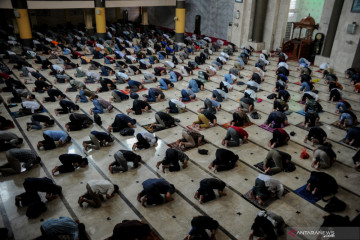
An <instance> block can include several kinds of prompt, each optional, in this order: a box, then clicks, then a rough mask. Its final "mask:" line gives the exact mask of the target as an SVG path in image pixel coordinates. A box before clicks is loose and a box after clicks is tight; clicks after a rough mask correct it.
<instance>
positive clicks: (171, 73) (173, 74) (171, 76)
mask: <svg viewBox="0 0 360 240" xmlns="http://www.w3.org/2000/svg"><path fill="white" fill-rule="evenodd" d="M170 79H176V81H177V75H176V73H175V72H174V71H171V72H170Z"/></svg>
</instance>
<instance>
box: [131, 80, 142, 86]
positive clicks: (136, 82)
mask: <svg viewBox="0 0 360 240" xmlns="http://www.w3.org/2000/svg"><path fill="white" fill-rule="evenodd" d="M128 85H129V86H130V87H132V86H137V87H139V86H141V82H138V81H134V80H129V81H128Z"/></svg>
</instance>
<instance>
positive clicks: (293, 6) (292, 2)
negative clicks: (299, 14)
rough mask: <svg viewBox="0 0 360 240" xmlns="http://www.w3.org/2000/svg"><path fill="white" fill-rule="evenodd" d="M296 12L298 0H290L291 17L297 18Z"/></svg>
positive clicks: (289, 16)
mask: <svg viewBox="0 0 360 240" xmlns="http://www.w3.org/2000/svg"><path fill="white" fill-rule="evenodd" d="M295 13H296V0H290V7H289V15H288V18H289V19H293V18H295Z"/></svg>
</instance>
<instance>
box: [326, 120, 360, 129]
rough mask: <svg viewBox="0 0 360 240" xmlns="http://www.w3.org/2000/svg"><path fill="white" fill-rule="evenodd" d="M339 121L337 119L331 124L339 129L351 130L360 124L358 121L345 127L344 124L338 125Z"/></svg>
mask: <svg viewBox="0 0 360 240" xmlns="http://www.w3.org/2000/svg"><path fill="white" fill-rule="evenodd" d="M338 123H340V120H338V121H336V122H333V123H332V124H331V125H332V126H334V127H336V128H338V129H341V130H349V129H350V128H352V127H356V126H357V125H359V123H356V124H355V125H351V126H348V127H344V124H340V125H338Z"/></svg>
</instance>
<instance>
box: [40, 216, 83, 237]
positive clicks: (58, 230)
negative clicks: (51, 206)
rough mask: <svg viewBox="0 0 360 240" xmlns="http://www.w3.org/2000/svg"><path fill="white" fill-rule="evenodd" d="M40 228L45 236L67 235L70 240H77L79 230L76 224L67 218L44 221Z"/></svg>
mask: <svg viewBox="0 0 360 240" xmlns="http://www.w3.org/2000/svg"><path fill="white" fill-rule="evenodd" d="M41 227H42V229H43V231H44V232H45V233H46V235H49V236H54V237H55V236H59V235H69V236H70V239H78V237H79V229H78V226H77V224H76V222H75V221H74V220H72V219H71V218H68V217H60V218H59V219H48V220H45V221H44V222H43V223H42V224H41Z"/></svg>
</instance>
